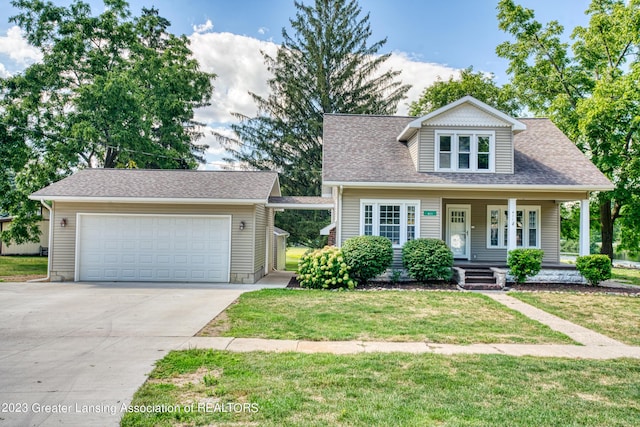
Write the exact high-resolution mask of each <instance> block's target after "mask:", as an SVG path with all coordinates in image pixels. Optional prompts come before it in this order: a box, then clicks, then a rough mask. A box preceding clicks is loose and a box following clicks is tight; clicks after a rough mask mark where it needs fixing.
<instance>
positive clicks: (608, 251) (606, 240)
mask: <svg viewBox="0 0 640 427" xmlns="http://www.w3.org/2000/svg"><path fill="white" fill-rule="evenodd" d="M614 221H615V218H614V217H612V215H611V200H608V199H607V200H600V225H601V236H602V247H601V248H600V253H601V254H604V255H607V256H608V257H609V258H610V259H611V260H613V223H614Z"/></svg>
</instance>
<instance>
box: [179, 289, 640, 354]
mask: <svg viewBox="0 0 640 427" xmlns="http://www.w3.org/2000/svg"><path fill="white" fill-rule="evenodd" d="M482 293H483V294H484V295H486V296H488V297H489V298H492V299H494V300H495V301H497V302H499V303H501V304H504V305H505V306H507V307H509V308H511V309H513V310H516V311H518V312H520V313H522V314H524V315H525V316H527V317H529V318H531V319H533V320H536V321H538V322H540V323H542V324H544V325H547V326H549V327H550V328H551V329H553V330H555V331H558V332H561V333H563V334H565V335H567V336H569V337H570V338H572V339H573V340H574V341H576V342H578V343H580V344H582V345H566V344H471V345H455V344H434V343H426V342H387V341H379V342H378V341H304V340H272V339H262V338H233V337H192V338H190V339H189V340H188V341H187V342H186V343H184V344H183V346H182V347H181V349H191V348H207V349H213V350H227V351H235V352H250V351H267V352H289V351H292V352H300V353H333V354H357V353H373V352H382V353H392V352H399V353H414V354H420V353H433V354H447V355H452V354H504V355H509V356H538V357H568V358H575V359H616V358H621V357H628V358H635V359H640V347H633V346H629V345H626V344H624V343H621V342H619V341H616V340H614V339H612V338H609V337H607V336H604V335H602V334H599V333H597V332H594V331H592V330H590V329H587V328H584V327H582V326H579V325H576V324H574V323H572V322H569V321H566V320H563V319H560V318H559V317H557V316H554V315H552V314H549V313H547V312H545V311H542V310H540V309H538V308H535V307H533V306H531V305H529V304H526V303H524V302H522V301H520V300H518V299H516V298H513V297H510V296H508V295H506V294H504V293H500V292H482Z"/></svg>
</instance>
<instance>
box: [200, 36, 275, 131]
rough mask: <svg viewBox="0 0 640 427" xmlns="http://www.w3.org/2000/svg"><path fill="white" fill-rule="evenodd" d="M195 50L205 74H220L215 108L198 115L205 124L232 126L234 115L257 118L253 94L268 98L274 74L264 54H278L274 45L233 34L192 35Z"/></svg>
mask: <svg viewBox="0 0 640 427" xmlns="http://www.w3.org/2000/svg"><path fill="white" fill-rule="evenodd" d="M189 38H190V39H191V50H192V51H193V54H194V56H195V58H196V59H197V60H198V62H199V63H200V67H201V69H202V70H203V71H207V72H212V73H215V74H217V76H218V77H217V78H216V79H215V80H214V82H213V84H214V91H213V96H212V99H211V106H209V107H207V108H203V109H200V110H198V111H197V112H196V120H198V121H201V122H204V123H209V124H211V123H217V124H220V123H223V124H224V123H232V122H235V121H236V119H235V118H234V117H233V116H232V114H231V113H240V114H244V115H247V116H255V115H256V113H257V109H256V105H255V102H254V101H253V98H252V97H251V95H249V92H253V93H256V94H258V95H260V96H266V95H267V94H268V92H269V89H268V85H267V80H268V79H269V78H270V77H271V74H270V73H269V71H268V70H267V67H266V65H265V64H264V58H263V56H262V54H261V53H260V51H264V52H266V53H267V54H269V55H275V53H276V51H277V48H278V46H277V45H276V44H274V43H271V42H265V41H261V40H258V39H255V38H252V37H246V36H240V35H236V34H231V33H207V34H192V35H191V36H190V37H189Z"/></svg>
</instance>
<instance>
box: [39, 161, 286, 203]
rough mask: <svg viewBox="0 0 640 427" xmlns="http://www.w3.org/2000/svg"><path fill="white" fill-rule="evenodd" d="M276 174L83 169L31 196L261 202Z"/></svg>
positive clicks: (274, 183)
mask: <svg viewBox="0 0 640 427" xmlns="http://www.w3.org/2000/svg"><path fill="white" fill-rule="evenodd" d="M274 185H275V186H276V192H275V193H274V194H279V188H277V186H278V174H277V173H276V172H247V171H192V170H149V169H84V170H81V171H79V172H76V173H75V174H73V175H71V176H69V177H67V178H65V179H62V180H60V181H58V182H55V183H53V184H51V185H49V186H48V187H45V188H43V189H41V190H39V191H36V192H35V193H33V194H32V195H31V198H34V199H46V200H56V199H61V198H62V199H65V198H66V199H73V198H79V199H84V198H87V199H91V198H114V199H158V200H162V199H185V200H187V199H189V200H196V199H203V200H231V199H233V200H238V201H242V200H247V201H249V200H264V201H265V202H266V201H267V199H268V197H269V196H270V195H271V194H272V190H273V188H274Z"/></svg>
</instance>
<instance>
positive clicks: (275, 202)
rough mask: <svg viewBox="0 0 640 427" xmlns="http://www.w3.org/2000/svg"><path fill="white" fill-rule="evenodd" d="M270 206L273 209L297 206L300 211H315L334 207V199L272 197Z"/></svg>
mask: <svg viewBox="0 0 640 427" xmlns="http://www.w3.org/2000/svg"><path fill="white" fill-rule="evenodd" d="M269 205H271V206H273V207H277V206H282V207H289V208H290V209H292V208H295V207H296V206H297V207H299V208H300V209H305V208H306V207H307V208H308V207H310V208H311V209H313V208H314V207H317V206H323V205H330V206H333V199H332V198H331V197H315V196H272V197H269Z"/></svg>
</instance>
